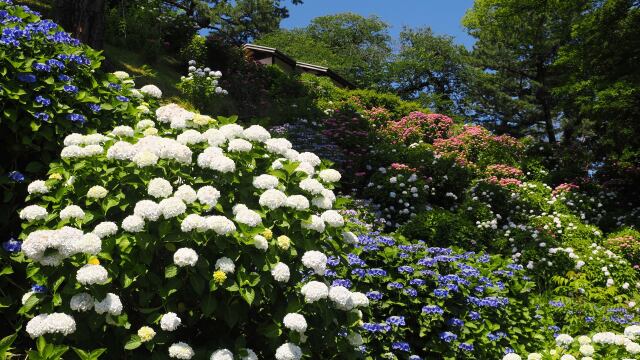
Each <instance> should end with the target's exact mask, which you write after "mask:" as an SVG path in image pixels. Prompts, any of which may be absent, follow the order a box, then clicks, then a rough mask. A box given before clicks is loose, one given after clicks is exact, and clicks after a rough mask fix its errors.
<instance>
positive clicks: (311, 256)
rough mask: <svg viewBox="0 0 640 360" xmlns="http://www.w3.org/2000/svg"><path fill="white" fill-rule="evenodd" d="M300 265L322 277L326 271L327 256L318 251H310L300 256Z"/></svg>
mask: <svg viewBox="0 0 640 360" xmlns="http://www.w3.org/2000/svg"><path fill="white" fill-rule="evenodd" d="M302 264H303V265H304V266H305V267H307V268H309V269H313V271H314V272H315V273H316V274H318V275H324V273H325V271H326V270H327V255H325V254H323V253H321V252H320V251H316V250H311V251H307V252H305V253H304V255H302Z"/></svg>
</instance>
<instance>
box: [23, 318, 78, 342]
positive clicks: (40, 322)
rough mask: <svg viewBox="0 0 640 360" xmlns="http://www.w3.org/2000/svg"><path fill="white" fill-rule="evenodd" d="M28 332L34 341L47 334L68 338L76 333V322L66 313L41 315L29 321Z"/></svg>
mask: <svg viewBox="0 0 640 360" xmlns="http://www.w3.org/2000/svg"><path fill="white" fill-rule="evenodd" d="M26 331H27V333H28V334H29V336H31V338H32V339H35V338H38V337H40V336H42V335H45V334H61V335H63V336H67V335H71V334H73V333H74V332H75V331H76V322H75V320H74V319H73V317H71V316H69V315H67V314H65V313H51V314H40V315H38V316H36V317H34V318H33V319H31V320H29V322H28V323H27V326H26Z"/></svg>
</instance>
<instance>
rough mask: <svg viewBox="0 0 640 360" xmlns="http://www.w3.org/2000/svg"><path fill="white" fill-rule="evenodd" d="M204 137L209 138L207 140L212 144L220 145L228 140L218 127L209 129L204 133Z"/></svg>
mask: <svg viewBox="0 0 640 360" xmlns="http://www.w3.org/2000/svg"><path fill="white" fill-rule="evenodd" d="M202 137H204V138H205V139H207V142H208V143H209V145H211V146H220V145H222V144H224V143H225V142H227V137H226V136H224V134H223V133H222V131H220V130H218V129H209V130H207V131H205V132H204V133H202Z"/></svg>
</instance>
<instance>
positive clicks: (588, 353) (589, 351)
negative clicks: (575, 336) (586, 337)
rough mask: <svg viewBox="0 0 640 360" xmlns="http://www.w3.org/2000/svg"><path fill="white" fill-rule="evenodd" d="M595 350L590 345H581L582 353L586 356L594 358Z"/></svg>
mask: <svg viewBox="0 0 640 360" xmlns="http://www.w3.org/2000/svg"><path fill="white" fill-rule="evenodd" d="M595 350H596V349H595V348H594V347H593V346H591V345H589V344H585V345H580V353H581V354H582V355H584V356H592V355H593V353H594V352H595Z"/></svg>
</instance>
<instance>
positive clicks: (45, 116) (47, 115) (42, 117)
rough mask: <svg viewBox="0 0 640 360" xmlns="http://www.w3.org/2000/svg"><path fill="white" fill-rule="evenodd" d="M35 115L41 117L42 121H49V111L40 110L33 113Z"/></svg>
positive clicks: (37, 117)
mask: <svg viewBox="0 0 640 360" xmlns="http://www.w3.org/2000/svg"><path fill="white" fill-rule="evenodd" d="M33 116H34V117H35V118H36V119H39V120H42V121H49V114H47V113H43V112H38V113H35V114H33Z"/></svg>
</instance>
